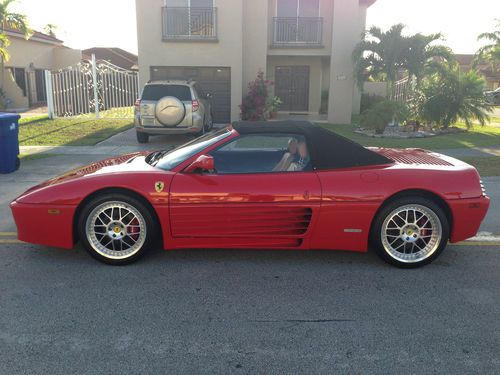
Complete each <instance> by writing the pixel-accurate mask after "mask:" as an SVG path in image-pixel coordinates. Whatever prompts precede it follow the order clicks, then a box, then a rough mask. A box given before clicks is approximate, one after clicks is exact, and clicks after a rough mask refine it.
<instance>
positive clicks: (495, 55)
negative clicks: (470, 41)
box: [474, 20, 500, 73]
mask: <svg viewBox="0 0 500 375" xmlns="http://www.w3.org/2000/svg"><path fill="white" fill-rule="evenodd" d="M496 27H497V29H496V30H494V31H492V32H489V33H482V34H480V35H479V36H478V37H477V40H478V41H487V42H489V44H486V45H484V46H483V47H481V48H480V49H479V50H478V51H477V52H476V56H475V58H474V64H475V65H476V66H477V64H478V63H479V62H480V61H484V62H486V63H488V64H489V65H490V67H491V71H492V72H493V73H496V72H497V70H498V68H499V65H500V20H497V25H496Z"/></svg>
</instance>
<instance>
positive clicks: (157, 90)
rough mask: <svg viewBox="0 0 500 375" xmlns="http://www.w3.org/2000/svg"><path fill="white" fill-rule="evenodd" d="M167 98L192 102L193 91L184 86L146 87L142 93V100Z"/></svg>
mask: <svg viewBox="0 0 500 375" xmlns="http://www.w3.org/2000/svg"><path fill="white" fill-rule="evenodd" d="M165 96H173V97H175V98H177V99H179V100H180V101H191V89H190V88H189V86H183V85H146V86H145V87H144V91H143V92H142V100H160V99H161V98H163V97H165Z"/></svg>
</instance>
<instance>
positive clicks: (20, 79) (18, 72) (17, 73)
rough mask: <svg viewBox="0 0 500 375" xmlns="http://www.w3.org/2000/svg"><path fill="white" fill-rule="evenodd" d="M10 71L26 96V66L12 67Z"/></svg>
mask: <svg viewBox="0 0 500 375" xmlns="http://www.w3.org/2000/svg"><path fill="white" fill-rule="evenodd" d="M10 71H11V73H12V76H13V77H14V79H15V81H16V83H17V85H18V86H19V88H20V89H21V90H22V91H23V96H26V72H25V70H24V68H10Z"/></svg>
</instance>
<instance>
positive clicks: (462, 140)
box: [322, 124, 500, 150]
mask: <svg viewBox="0 0 500 375" xmlns="http://www.w3.org/2000/svg"><path fill="white" fill-rule="evenodd" d="M458 125H459V126H460V124H458ZM322 126H324V127H325V128H327V129H329V130H332V131H334V132H336V133H338V134H340V135H343V136H344V137H346V138H349V139H352V140H353V141H355V142H358V143H360V144H362V145H363V146H372V147H396V148H406V147H417V148H425V149H430V150H439V149H448V148H472V147H489V146H500V127H493V126H484V127H481V126H475V127H474V128H473V129H471V130H469V131H468V132H465V133H460V134H447V135H439V136H435V137H429V138H412V139H391V138H373V137H368V136H365V135H361V134H356V133H354V128H355V127H354V125H332V124H324V125H322Z"/></svg>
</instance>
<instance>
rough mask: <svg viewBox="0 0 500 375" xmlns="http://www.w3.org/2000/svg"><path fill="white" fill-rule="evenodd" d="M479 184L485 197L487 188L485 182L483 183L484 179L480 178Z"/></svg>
mask: <svg viewBox="0 0 500 375" xmlns="http://www.w3.org/2000/svg"><path fill="white" fill-rule="evenodd" d="M479 185H480V186H481V192H482V194H483V197H485V196H486V189H485V187H484V184H483V181H482V180H479Z"/></svg>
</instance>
